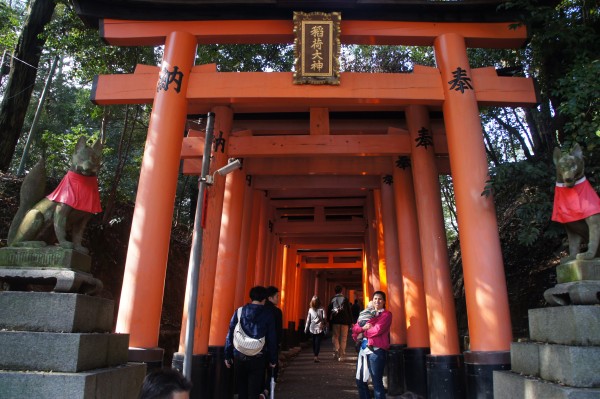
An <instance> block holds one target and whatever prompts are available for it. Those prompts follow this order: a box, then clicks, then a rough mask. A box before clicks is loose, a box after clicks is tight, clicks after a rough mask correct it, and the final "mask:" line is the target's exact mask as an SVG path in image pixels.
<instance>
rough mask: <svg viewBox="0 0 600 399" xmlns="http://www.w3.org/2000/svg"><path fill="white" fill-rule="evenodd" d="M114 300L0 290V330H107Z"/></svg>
mask: <svg viewBox="0 0 600 399" xmlns="http://www.w3.org/2000/svg"><path fill="white" fill-rule="evenodd" d="M113 319H114V302H113V301H111V300H109V299H104V298H98V297H93V296H89V295H82V294H69V293H56V292H18V291H3V292H0V329H5V330H13V331H49V332H82V333H90V332H110V331H111V330H112V324H113Z"/></svg>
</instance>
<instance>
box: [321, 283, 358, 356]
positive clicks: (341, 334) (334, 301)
mask: <svg viewBox="0 0 600 399" xmlns="http://www.w3.org/2000/svg"><path fill="white" fill-rule="evenodd" d="M327 313H328V314H329V324H330V325H331V333H332V338H331V340H332V342H333V357H334V358H335V359H336V360H339V361H340V362H341V361H343V360H344V358H345V356H346V341H347V340H348V329H349V328H350V326H351V325H352V310H351V309H350V303H349V302H348V298H346V297H345V296H344V295H343V294H342V286H341V285H337V286H336V287H335V295H334V296H333V298H331V301H329V307H328V312H327Z"/></svg>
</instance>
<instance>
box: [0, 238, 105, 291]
mask: <svg viewBox="0 0 600 399" xmlns="http://www.w3.org/2000/svg"><path fill="white" fill-rule="evenodd" d="M36 242H37V241H34V243H36ZM44 245H45V243H44ZM91 265H92V261H91V258H90V256H88V255H85V254H82V253H81V252H78V251H75V250H73V249H65V248H61V247H58V246H40V247H35V248H30V247H7V248H1V249H0V280H2V281H5V282H7V283H8V284H10V285H14V284H17V285H24V284H42V285H52V286H53V291H55V292H81V293H85V294H90V295H93V294H94V293H97V292H99V291H100V290H101V289H102V282H101V281H100V280H98V279H97V278H94V277H93V276H92V275H91V274H90V270H91V267H92V266H91Z"/></svg>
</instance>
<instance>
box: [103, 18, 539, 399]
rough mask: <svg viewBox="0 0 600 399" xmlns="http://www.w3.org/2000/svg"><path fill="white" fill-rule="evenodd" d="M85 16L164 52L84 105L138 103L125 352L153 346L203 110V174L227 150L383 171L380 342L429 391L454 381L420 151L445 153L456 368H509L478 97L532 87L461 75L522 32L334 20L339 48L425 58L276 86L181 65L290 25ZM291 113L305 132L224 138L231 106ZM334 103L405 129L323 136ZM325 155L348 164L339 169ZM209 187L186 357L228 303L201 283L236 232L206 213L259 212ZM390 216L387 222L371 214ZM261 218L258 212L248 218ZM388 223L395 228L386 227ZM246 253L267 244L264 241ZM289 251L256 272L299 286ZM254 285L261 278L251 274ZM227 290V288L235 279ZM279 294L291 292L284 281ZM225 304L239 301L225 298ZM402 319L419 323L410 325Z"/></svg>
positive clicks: (433, 187) (517, 40)
mask: <svg viewBox="0 0 600 399" xmlns="http://www.w3.org/2000/svg"><path fill="white" fill-rule="evenodd" d="M101 23H102V25H101V33H102V37H103V39H104V40H106V41H107V42H108V43H110V44H114V45H163V44H164V46H165V49H164V57H163V61H162V65H161V67H160V68H157V67H154V66H140V67H139V68H137V69H136V71H135V72H134V73H133V74H125V75H110V76H99V77H98V78H97V80H96V81H95V84H94V89H93V95H92V100H93V101H94V102H95V103H96V104H99V105H109V104H124V103H153V111H152V116H151V121H150V126H149V130H148V137H147V142H146V148H145V153H144V160H143V163H142V170H141V174H140V182H139V188H138V194H137V200H136V208H135V212H134V219H133V224H132V233H131V238H130V242H129V248H128V255H127V261H126V267H125V276H124V281H123V291H122V296H121V301H120V306H119V315H118V322H117V331H118V332H123V333H129V334H130V346H131V347H133V348H139V349H141V352H144V350H146V351H147V352H148V353H150V354H152V353H155V352H153V351H152V349H153V348H156V347H157V345H158V331H159V325H160V313H161V304H162V294H163V285H164V277H165V271H166V259H167V253H168V243H169V240H168V236H169V234H170V227H171V216H172V207H173V200H174V198H175V187H176V181H177V173H178V168H179V162H180V159H181V158H182V157H184V158H193V157H198V156H200V155H201V153H200V150H199V149H200V148H202V146H201V144H199V143H201V142H202V138H194V137H188V138H184V137H183V132H184V130H185V126H186V117H187V115H190V114H203V113H206V112H214V113H215V114H216V122H215V123H216V125H215V131H218V132H222V136H221V137H220V139H222V140H225V142H226V143H227V144H226V145H225V146H224V148H223V151H222V152H219V151H217V152H215V155H214V160H213V166H212V168H211V169H212V170H216V169H217V168H219V167H221V166H223V165H225V164H226V162H227V158H228V157H230V156H235V157H240V158H244V171H242V172H239V173H240V174H241V173H246V174H248V175H261V174H297V175H302V174H305V173H315V174H325V173H329V174H335V173H340V174H341V173H343V174H347V175H352V174H356V175H359V174H376V175H380V174H392V173H393V177H394V182H395V185H394V190H393V191H394V192H386V187H385V186H382V187H381V197H380V198H379V199H378V203H380V206H381V209H382V210H381V212H382V213H383V215H384V216H382V217H383V218H384V219H385V221H386V222H389V221H392V223H393V224H394V225H396V224H397V226H398V236H399V237H398V238H397V243H396V244H395V245H394V247H393V248H392V249H388V248H382V249H380V250H381V251H385V252H387V251H388V250H394V249H395V248H396V247H400V248H401V249H402V250H401V251H400V252H399V256H400V263H401V264H402V270H401V273H402V276H399V277H398V278H395V280H394V283H393V287H394V288H395V289H398V288H399V289H400V290H399V291H396V292H398V293H399V294H397V295H401V294H402V287H401V285H402V284H404V296H405V300H404V303H403V304H402V306H405V310H402V311H401V312H402V313H404V312H405V313H406V323H407V326H408V329H407V331H406V333H405V334H399V335H398V337H397V338H396V339H398V341H397V342H395V343H396V344H400V345H407V346H408V348H409V349H410V348H414V349H419V350H420V349H423V348H427V352H429V350H430V353H431V355H430V356H429V357H428V367H429V369H428V377H429V378H431V379H433V380H435V381H434V382H435V383H433V385H430V389H440V390H448V389H450V390H453V389H455V387H454V385H456V384H458V382H457V377H456V373H455V371H456V370H457V369H458V368H459V367H460V360H459V356H460V348H459V342H458V335H457V328H456V320H455V315H454V303H453V295H452V287H451V282H450V278H449V270H448V261H447V253H446V243H445V236H444V233H443V219H442V215H441V209H439V186H438V183H437V173H438V165H436V163H439V162H442V165H443V164H444V162H443V161H439V160H436V155H440V154H442V155H445V154H446V148H447V155H448V157H449V160H450V167H451V172H452V176H453V179H454V186H455V194H456V206H457V212H458V222H459V227H460V238H461V249H462V256H463V270H464V278H465V291H466V297H467V309H468V317H469V334H470V344H471V347H470V351H469V352H467V353H465V361H466V363H467V364H475V365H479V366H483V368H484V369H485V372H486V373H491V370H493V369H499V368H506V367H507V366H508V365H509V363H510V357H509V350H510V343H511V340H512V334H511V323H510V314H509V309H508V298H507V292H506V284H505V278H504V268H503V264H502V254H501V251H500V242H499V237H498V229H497V223H496V216H495V210H494V204H493V200H492V198H486V197H483V196H481V191H482V188H483V186H484V182H485V181H486V180H487V176H488V170H487V161H486V155H485V149H484V143H483V137H482V132H481V125H480V118H479V111H478V106H479V105H496V106H531V105H534V104H535V103H536V96H535V91H534V88H533V82H532V80H531V79H527V78H518V77H502V76H498V75H497V74H496V72H495V70H494V69H493V68H481V69H471V68H470V66H469V62H468V59H467V53H466V49H467V47H490V48H515V47H519V46H521V45H522V44H523V42H524V41H525V40H526V37H527V35H526V30H525V28H524V27H520V28H517V29H510V28H509V24H508V23H475V22H473V23H451V22H440V23H432V22H400V21H368V20H367V21H361V20H352V21H342V23H341V37H340V39H341V42H342V43H345V44H387V45H421V46H433V47H434V49H435V54H436V60H437V64H438V67H437V68H426V67H415V70H414V72H413V73H411V74H376V73H373V74H365V73H341V83H340V85H339V86H327V85H321V86H301V85H294V84H292V73H291V72H290V73H286V72H278V73H221V72H216V69H215V66H212V65H205V66H194V65H193V60H194V56H195V52H196V46H197V44H199V43H201V44H205V43H291V42H292V41H293V36H292V32H293V25H292V21H291V20H290V21H284V20H245V21H243V23H240V21H233V20H231V21H227V20H221V21H132V20H114V19H106V20H102V21H101ZM174 67H176V68H177V71H178V72H181V75H180V76H181V78H180V82H179V83H180V85H179V86H178V89H179V90H177V91H176V90H166V89H165V90H161V87H160V85H159V86H158V88H157V82H160V73H161V71H162V70H167V71H171V70H173V68H174ZM457 73H458V74H459V75H460V76H462V77H464V78H466V79H468V80H469V84H467V85H465V86H461V87H459V88H457V87H456V83H457V81H456V77H457ZM459 89H460V90H459ZM430 108H434V109H435V108H438V109H439V108H441V110H442V111H443V128H442V130H443V133H445V136H441V135H438V136H436V135H434V138H435V140H434V145H433V146H432V147H431V148H429V149H428V148H427V147H425V148H424V149H423V148H422V147H418V146H416V144H415V138H417V137H418V136H419V131H420V130H421V129H423V128H425V129H428V130H430V131H431V130H435V129H434V125H435V123H436V122H435V121H433V120H430V116H429V109H430ZM298 110H303V111H304V112H306V111H309V112H310V120H311V124H310V134H308V135H301V136H283V137H275V136H262V137H260V136H252V133H251V131H247V132H233V131H232V123H233V115H234V113H235V114H237V113H247V112H297V111H298ZM339 110H344V111H357V110H362V111H373V112H377V111H382V110H384V111H398V112H399V111H400V110H403V111H404V112H405V115H406V128H405V129H397V128H390V129H388V131H387V132H384V133H382V134H373V135H352V134H349V135H343V134H341V135H330V134H329V123H328V115H329V112H333V111H339ZM438 130H439V129H438ZM182 147H183V150H182ZM434 148H435V151H436V153H437V154H436V153H434ZM399 155H410V156H411V157H412V163H413V167H412V169H413V171H412V175H411V173H410V169H409V171H408V173H407V170H405V169H398V168H394V166H393V162H392V160H391V157H395V156H399ZM324 157H328V158H327V159H325V158H324ZM349 157H351V158H349ZM340 158H344V159H345V160H347V161H348V162H345V163H342V162H339V160H340ZM447 167H448V166H447V164H446V167H445V169H447ZM184 170H185V171H186V172H188V173H198V171H199V168H198V167H197V166H194V165H193V164H190V163H186V166H185V168H184ZM236 173H237V172H236ZM417 177H418V178H417ZM413 178H414V179H413ZM230 180H233V178H232V179H229V178H227V185H231V187H230V190H231V189H233V188H234V187H233V186H235V188H236V189H238V190H242V191H243V184H244V183H243V182H244V179H243V178H242V179H239V178H238V182H237V183H233V182H230ZM225 184H226V183H225V181H223V180H220V181H219V180H217V181H216V182H215V184H214V186H212V188H211V190H210V191H211V193H210V194H209V195H210V196H212V197H211V200H210V201H209V202H208V209H207V211H206V214H207V221H206V230H205V231H206V233H205V235H204V241H203V243H204V245H203V248H204V253H203V259H202V269H201V274H200V287H201V289H200V293H199V297H198V302H197V306H198V314H197V318H196V325H197V330H196V339H195V345H194V354H197V355H199V356H202V355H204V354H207V353H208V350H209V345H211V346H222V345H223V344H224V338H225V335H224V331H225V329H226V324H225V323H226V322H227V320H228V318H229V317H230V315H231V309H232V308H233V303H234V300H236V299H234V296H232V295H229V299H228V300H221V299H222V298H220V300H219V303H218V304H217V303H213V296H214V292H215V284H219V279H218V278H217V280H215V276H216V275H219V273H221V274H222V271H220V270H221V269H222V266H220V265H219V264H218V263H219V262H221V257H218V256H217V254H222V252H220V251H221V250H220V249H219V247H220V248H236V249H237V248H238V246H239V244H240V242H239V233H237V234H229V233H228V232H227V231H224V230H223V228H222V227H221V220H222V218H223V220H224V219H225V218H227V219H229V218H232V217H233V218H235V219H236V220H241V219H242V218H244V217H246V215H248V214H260V213H261V212H262V213H263V214H264V212H265V211H264V210H263V211H260V209H259V208H260V206H259V207H258V208H255V209H257V210H259V212H252V211H250V212H249V211H248V209H246V210H244V205H243V204H242V202H243V200H242V199H241V198H242V197H243V196H240V195H238V196H237V197H235V196H232V197H231V198H232V199H230V201H233V203H232V204H230V205H226V208H223V198H224V196H225V195H226V190H225ZM390 194H391V195H392V196H391V197H390ZM394 198H395V199H394ZM259 201H260V199H258V201H256V202H259ZM231 206H232V207H233V208H230V207H231ZM263 206H264V205H263ZM255 207H256V205H255ZM223 209H225V210H223ZM415 209H416V216H415V212H414V210H415ZM390 211H393V213H394V214H395V216H394V217H393V218H386V217H385V215H390V214H391V213H390ZM411 212H412V216H411ZM266 220H267V219H266V218H263V219H262V222H263V223H265V222H266ZM396 220H397V223H396V222H395V221H396ZM417 220H418V228H416V226H415V222H416V221H417ZM402 225H405V228H404V227H403V228H402V229H400V226H402ZM384 227H385V226H384ZM263 228H264V227H263ZM237 229H238V230H239V229H243V227H237ZM390 234H392V235H391V236H390V237H393V233H390ZM235 237H237V238H235ZM260 237H263V236H261V235H259V238H260ZM263 239H264V237H263ZM236 243H237V244H236ZM259 248H262V250H265V248H271V247H269V244H268V243H267V242H265V243H263V244H262V245H260V246H259ZM298 249H300V248H299V247H295V246H291V247H290V248H287V249H285V250H282V251H281V254H279V255H278V256H279V258H280V262H279V265H280V266H278V267H277V269H276V270H275V272H274V273H272V274H273V275H278V276H280V277H281V279H280V280H277V281H279V282H281V281H282V280H286V281H288V282H289V281H292V280H294V281H296V283H297V284H299V283H298V281H299V278H297V277H298V276H297V275H294V273H295V272H294V269H295V268H294V267H293V265H295V264H296V263H297V259H296V257H297V253H298ZM261 256H263V257H264V256H266V255H264V254H263V255H261ZM421 265H422V269H421ZM236 266H237V263H236V264H235V265H234V264H232V263H230V264H229V266H228V267H229V268H230V270H239V269H236ZM223 267H224V266H223ZM387 268H388V270H389V268H390V266H389V265H388V266H387ZM421 270H422V271H421ZM261 272H264V271H261ZM286 273H287V274H286ZM231 274H232V273H230V275H231ZM237 275H238V276H239V272H238V274H237ZM388 277H389V272H388ZM402 279H403V283H402V282H401V281H402ZM246 281H248V280H246ZM255 281H256V280H255ZM258 281H259V282H260V281H261V280H258ZM262 281H275V280H273V279H266V277H263V280H262ZM238 285H243V284H239V282H238ZM413 285H414V287H413ZM246 286H247V284H246ZM407 290H409V292H407ZM220 292H222V291H220ZM291 292H295V293H297V294H298V295H300V288H298V287H297V288H296V289H295V290H291ZM408 294H410V295H408ZM235 298H238V299H237V300H239V293H238V294H237V295H236V296H235ZM297 301H298V298H296V302H295V304H294V305H293V306H295V307H296V308H297V306H298V302H297ZM285 305H287V302H286V304H285ZM398 306H400V305H398ZM425 306H426V309H425V308H424V307H425ZM398 311H399V313H398V314H401V313H400V309H398ZM424 313H427V320H425V318H424V317H423V316H424ZM287 314H288V317H294V315H293V314H290V313H287ZM185 316H186V311H185V310H184V317H185ZM215 320H218V321H217V322H215ZM415 320H419V321H420V323H421V324H419V325H416V324H414V323H415ZM184 324H185V321H184ZM411 327H414V328H411ZM183 344H184V343H183V342H182V343H181V344H180V350H183V349H182V345H183ZM144 356H146V355H141V357H142V358H144ZM147 356H148V357H146V358H144V360H152V359H153V358H152V355H147ZM423 356H424V355H423ZM154 359H156V358H154ZM440 365H441V367H440ZM440 370H442V371H440ZM444 370H449V372H450V378H449V379H448V378H441V377H447V376H448V375H441V376H440V373H442V374H444V373H445V371H444ZM489 380H490V379H489V378H488V379H486V378H479V379H477V378H476V379H475V380H474V381H473V386H472V387H471V388H472V389H473V390H472V391H471V393H469V395H474V396H472V397H476V395H478V392H484V391H486V390H489V386H487V385H486V384H488V385H489V384H490V382H489ZM443 381H446V382H443ZM432 386H433V388H432ZM434 397H435V396H434ZM477 397H479V396H477Z"/></svg>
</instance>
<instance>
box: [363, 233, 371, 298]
mask: <svg viewBox="0 0 600 399" xmlns="http://www.w3.org/2000/svg"><path fill="white" fill-rule="evenodd" d="M365 241H367V242H366V244H365V245H363V246H364V249H363V256H362V287H363V303H362V306H363V307H366V306H367V303H368V302H369V297H370V296H371V294H372V293H373V291H370V290H371V285H370V284H369V253H368V252H369V243H368V234H365Z"/></svg>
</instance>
